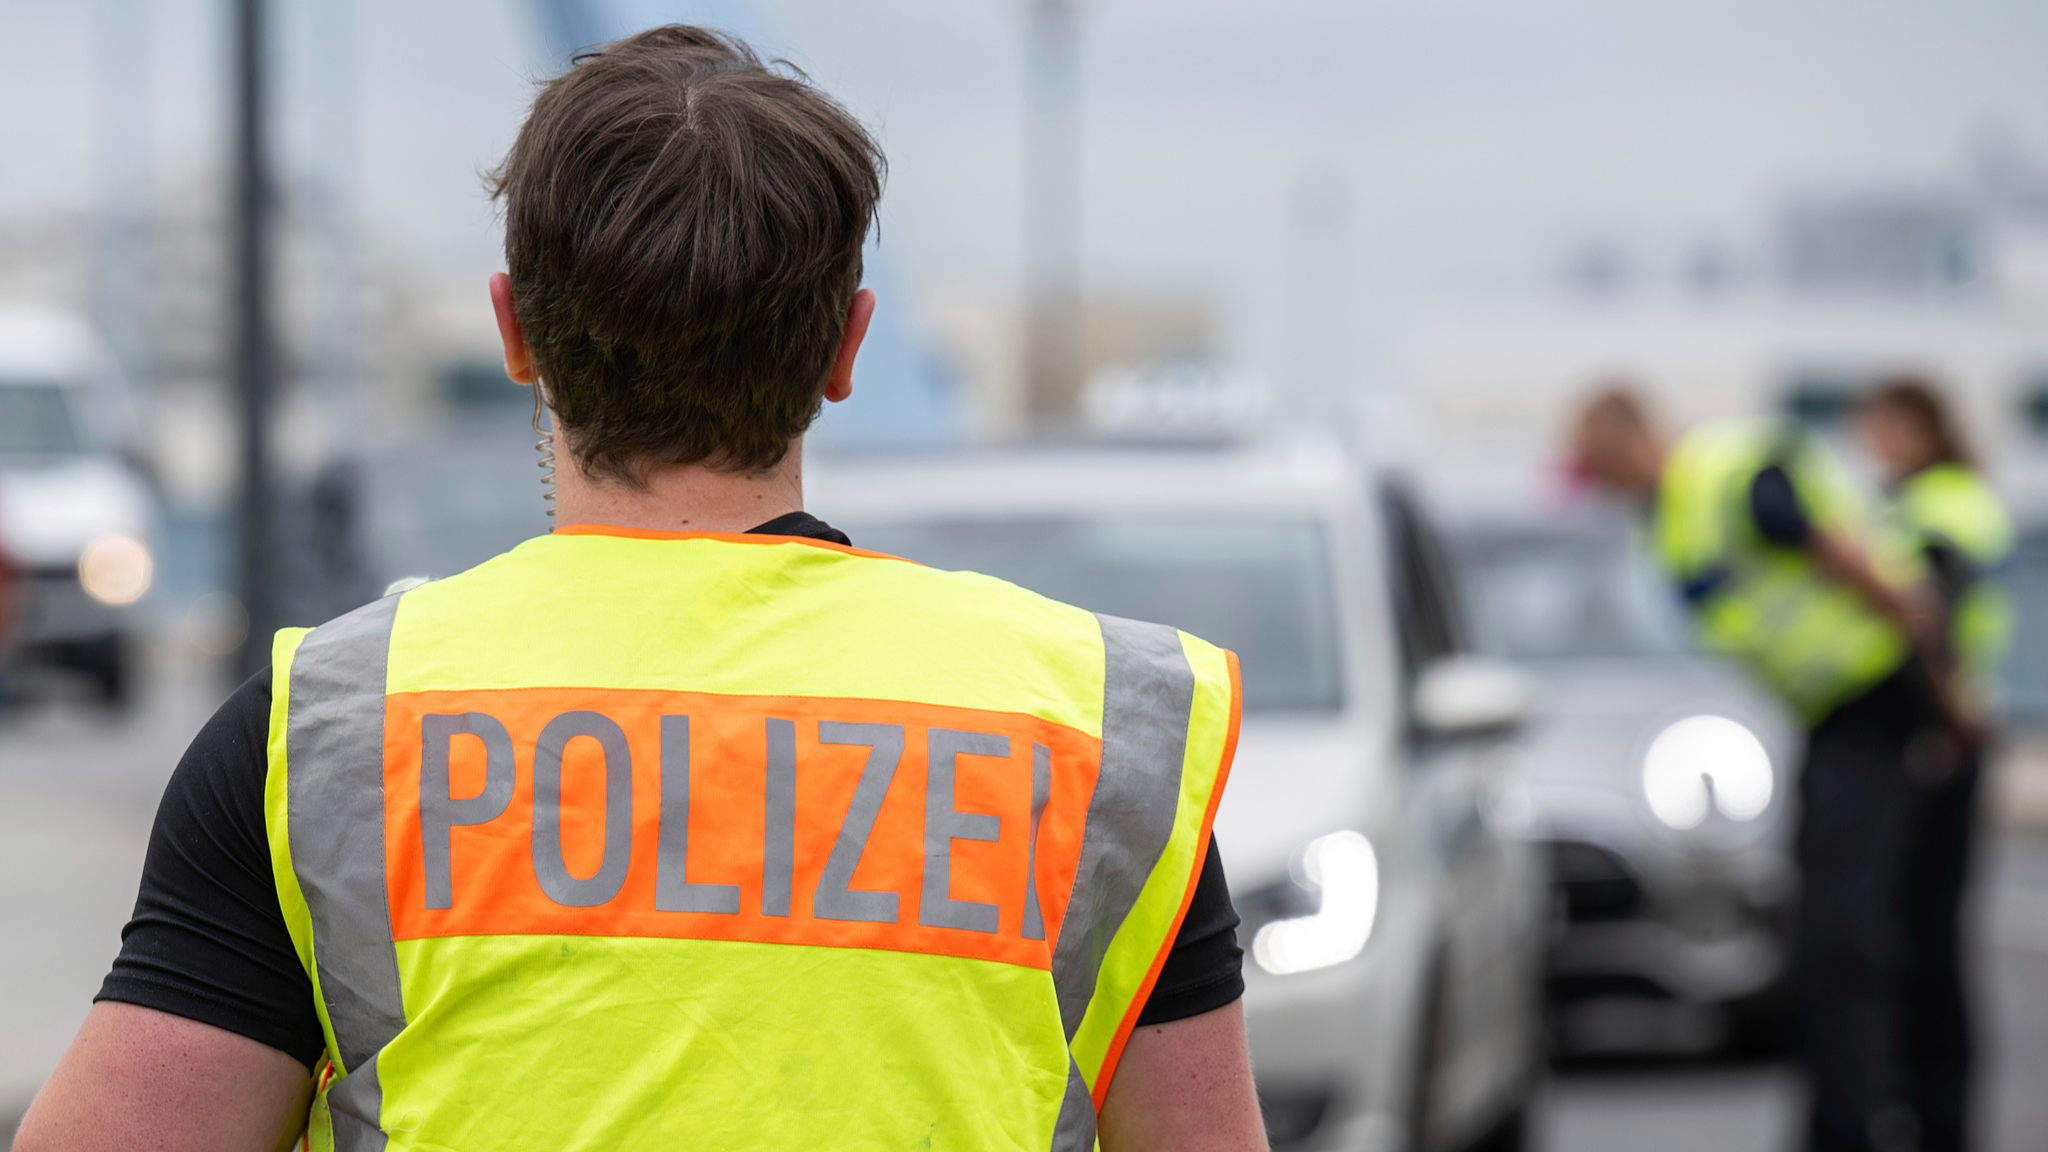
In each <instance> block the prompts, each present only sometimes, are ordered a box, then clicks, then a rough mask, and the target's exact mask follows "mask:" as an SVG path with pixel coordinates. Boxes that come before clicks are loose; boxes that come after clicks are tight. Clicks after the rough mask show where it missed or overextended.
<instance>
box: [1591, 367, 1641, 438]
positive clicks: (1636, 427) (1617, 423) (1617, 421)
mask: <svg viewBox="0 0 2048 1152" xmlns="http://www.w3.org/2000/svg"><path fill="white" fill-rule="evenodd" d="M1656 426H1657V424H1656V421H1655V419H1653V418H1652V417H1651V415H1650V406H1649V405H1648V404H1646V403H1644V402H1643V395H1642V393H1641V391H1639V390H1638V389H1637V388H1636V386H1635V385H1633V384H1630V383H1628V382H1626V381H1621V380H1611V381H1607V382H1604V383H1602V384H1599V385H1598V386H1596V387H1595V388H1594V390H1593V392H1592V394H1591V395H1589V396H1587V397H1586V399H1585V400H1584V401H1583V402H1582V403H1581V404H1580V406H1579V427H1581V428H1593V427H1600V428H1612V429H1620V430H1625V431H1628V432H1640V433H1647V432H1653V431H1655V430H1656Z"/></svg>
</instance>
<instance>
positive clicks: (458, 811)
mask: <svg viewBox="0 0 2048 1152" xmlns="http://www.w3.org/2000/svg"><path fill="white" fill-rule="evenodd" d="M460 734H468V735H471V736H475V737H476V738H477V739H479V740H482V741H483V745H484V790H483V791H482V792H479V793H477V794H476V795H474V796H465V797H462V798H460V799H458V798H456V797H453V796H450V795H449V794H448V749H449V745H451V744H453V743H454V742H455V737H456V736H457V735H460ZM514 775H515V773H514V770H513V765H512V736H511V734H510V733H508V732H506V731H505V726H504V725H503V724H501V723H499V722H498V718H497V717H495V716H493V715H491V714H490V713H488V712H458V713H455V714H452V715H450V714H444V713H432V714H429V715H426V716H422V717H420V856H421V858H422V859H423V860H424V861H425V864H426V869H425V870H426V879H427V883H426V906H427V907H429V908H453V907H454V906H455V892H454V883H453V880H452V878H451V874H450V868H449V863H448V847H449V840H450V839H451V837H450V830H451V829H453V828H454V827H455V826H456V825H458V824H463V825H468V824H488V823H490V822H491V821H493V820H496V819H497V818H498V817H500V816H503V815H504V814H505V809H506V807H507V806H508V805H510V804H511V803H512V783H513V777H514Z"/></svg>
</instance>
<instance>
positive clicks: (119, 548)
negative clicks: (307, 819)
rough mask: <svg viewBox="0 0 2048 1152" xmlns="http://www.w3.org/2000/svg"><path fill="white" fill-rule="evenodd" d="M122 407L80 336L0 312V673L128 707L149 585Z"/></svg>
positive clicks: (150, 555)
mask: <svg viewBox="0 0 2048 1152" xmlns="http://www.w3.org/2000/svg"><path fill="white" fill-rule="evenodd" d="M129 412H130V408H129V397H128V395H127V392H126V390H125V388H124V387H123V385H122V383H121V381H120V378H119V377H118V375H117V374H116V373H115V372H114V370H113V368H112V364H111V360H110V358H109V357H108V355H107V353H106V352H105V350H104V349H103V348H102V347H101V345H100V342H99V339H98V338H97V336H95V334H94V333H93V331H92V329H91V328H90V327H89V326H88V325H87V324H86V323H85V322H84V321H82V320H79V319H78V318H76V317H73V316H69V315H66V314H63V313H58V312H45V311H36V310H27V309H21V310H5V311H0V551H4V552H5V553H6V555H7V557H8V559H9V561H10V562H11V564H12V566H13V572H14V579H13V580H12V581H11V583H12V585H13V589H12V593H13V596H14V602H13V604H12V606H11V607H12V611H11V612H10V613H9V616H10V618H11V619H10V628H9V636H10V640H11V643H12V650H11V653H10V659H9V663H10V665H11V666H12V667H14V668H22V667H28V666H42V667H56V668H63V669H67V670H70V671H73V672H77V673H83V674H84V675H85V676H87V677H88V678H89V679H90V680H91V682H92V684H93V685H94V687H95V688H96V689H97V690H98V693H99V695H100V696H101V698H103V699H104V700H106V701H108V702H109V703H112V704H115V705H117V706H118V705H123V704H126V703H127V702H128V699H129V693H130V689H131V687H132V676H131V668H130V665H131V663H132V661H133V639H134V634H135V631H136V628H137V610H136V604H137V603H138V602H139V601H140V600H141V599H142V597H143V596H144V595H145V594H146V593H147V592H148V591H149V587H150V584H151V582H152V580H153V579H154V575H155V564H156V561H155V555H154V552H153V550H152V538H151V527H152V524H153V522H154V520H155V501H154V498H153V496H152V494H151V491H150V488H149V485H148V484H147V483H146V482H145V480H144V479H143V477H142V475H141V474H140V472H139V471H138V470H137V469H136V468H135V467H134V466H133V464H132V463H131V462H130V461H131V459H132V455H131V454H130V453H129V452H128V451H127V450H128V449H129V447H130V442H129V430H130V415H129Z"/></svg>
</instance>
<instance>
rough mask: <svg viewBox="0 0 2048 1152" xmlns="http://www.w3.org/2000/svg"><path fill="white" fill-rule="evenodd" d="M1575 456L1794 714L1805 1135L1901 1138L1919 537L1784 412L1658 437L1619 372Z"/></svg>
mask: <svg viewBox="0 0 2048 1152" xmlns="http://www.w3.org/2000/svg"><path fill="white" fill-rule="evenodd" d="M1575 450H1576V457H1577V460H1578V462H1579V465H1580V466H1581V467H1582V468H1583V469H1584V470H1585V471H1586V472H1587V473H1588V474H1590V475H1591V476H1593V477H1595V478H1597V479H1598V480H1600V481H1602V482H1604V483H1605V484H1607V485H1609V486H1611V487H1613V488H1615V489H1617V490H1619V491H1621V492H1624V493H1627V494H1629V495H1631V496H1634V497H1636V498H1638V499H1640V500H1641V501H1642V502H1643V503H1644V504H1645V505H1646V506H1648V508H1649V510H1650V513H1651V518H1652V537H1653V544H1654V549H1655V552H1656V555H1657V558H1658V560H1659V562H1660V563H1661V564H1662V566H1663V567H1664V568H1665V569H1666V571H1667V572H1669V573H1670V575H1671V577H1672V578H1673V580H1674V582H1675V583H1676V584H1677V585H1678V587H1679V588H1680V590H1681V591H1682V594H1683V596H1684V599H1685V601H1686V603H1687V605H1688V606H1689V608H1690V610H1691V613H1692V615H1693V617H1694V620H1695V622H1696V624H1697V628H1698V633H1699V635H1700V637H1701V640H1702V641H1703V643H1704V644H1705V645H1706V646H1707V647H1709V648H1711V649H1714V650H1718V651H1722V652H1726V653H1729V654H1730V655H1733V656H1735V657H1737V658H1739V659H1741V660H1743V661H1744V662H1746V663H1747V664H1748V665H1749V666H1750V667H1751V669H1752V670H1753V671H1754V672H1755V673H1756V674H1757V675H1758V677H1759V678H1760V679H1761V680H1762V681H1763V682H1764V683H1765V684H1766V685H1767V686H1769V687H1770V688H1772V689H1773V690H1775V691H1776V692H1777V694H1778V695H1779V696H1780V697H1781V698H1783V699H1784V701H1785V702H1786V704H1787V705H1789V706H1790V707H1791V709H1792V710H1793V711H1794V712H1795V713H1797V714H1798V715H1799V717H1800V718H1801V719H1802V720H1803V721H1804V722H1805V724H1806V726H1807V732H1808V736H1807V745H1806V754H1805V762H1804V764H1803V766H1802V768H1801V773H1800V781H1799V797H1800V826H1799V837H1798V859H1799V865H1800V871H1801V877H1802V882H1803V891H1802V899H1801V901H1800V912H1799V923H1798V943H1797V955H1796V957H1795V960H1794V967H1793V980H1794V992H1795V994H1796V999H1797V1002H1798V1012H1799V1018H1800V1024H1801V1029H1800V1031H1801V1034H1802V1047H1803V1052H1804V1057H1805V1063H1806V1067H1807V1071H1808V1074H1809V1077H1810V1079H1811V1087H1812V1110H1811V1115H1810V1123H1809V1136H1808V1146H1809V1147H1810V1148H1812V1149H1815V1150H1816V1152H1835V1150H1838V1149H1843V1150H1847V1149H1855V1150H1873V1152H1914V1150H1920V1149H1927V1148H1931V1147H1934V1146H1935V1145H1933V1144H1930V1143H1928V1142H1926V1141H1925V1139H1924V1137H1925V1135H1926V1134H1927V1131H1926V1127H1927V1126H1926V1121H1925V1117H1924V1115H1923V1112H1924V1105H1923V1103H1922V1100H1923V1092H1924V1080H1925V1076H1924V1069H1923V1068H1922V1067H1921V1066H1920V1064H1919V1063H1918V1059H1917V1057H1916V1055H1915V1053H1914V1051H1913V1042H1914V1034H1913V1031H1912V1026H1911V1011H1910V1007H1909V1004H1910V996H1909V994H1908V989H1909V987H1910V981H1911V978H1912V961H1911V956H1912V953H1913V941H1912V935H1913V932H1914V925H1913V923H1912V922H1911V921H1910V919H1909V918H1908V916H1907V915H1906V908H1907V901H1906V898H1905V897H1906V893H1907V892H1908V891H1909V889H1910V888H1911V886H1912V885H1913V884H1914V882H1915V872H1916V868H1917V851H1918V817H1919V809H1918V807H1917V804H1916V797H1915V794H1914V789H1913V785H1912V783H1911V779H1910V775H1909V762H1910V761H1911V760H1912V759H1913V758H1914V757H1915V756H1916V755H1917V754H1918V753H1919V750H1920V749H1922V748H1924V747H1925V746H1927V745H1928V744H1930V743H1939V742H1941V741H1942V740H1943V739H1945V738H1949V737H1951V736H1952V732H1951V731H1950V729H1949V727H1948V725H1947V719H1948V709H1947V708H1945V706H1944V704H1943V702H1942V701H1941V700H1940V699H1939V697H1938V695H1937V693H1936V692H1935V690H1934V687H1933V684H1932V682H1931V680H1930V678H1929V675H1928V672H1927V665H1926V663H1925V661H1924V660H1923V658H1922V657H1921V655H1920V654H1919V653H1918V650H1917V646H1916V641H1918V640H1919V639H1921V638H1924V637H1927V636H1928V635H1930V632H1931V630H1932V629H1933V627H1934V625H1935V621H1936V619H1937V613H1936V611H1935V609H1934V607H1933V604H1932V598H1931V596H1930V595H1929V594H1928V593H1927V592H1926V591H1925V588H1924V583H1923V581H1922V567H1921V564H1920V562H1919V559H1918V557H1917V556H1916V555H1915V553H1914V551H1913V550H1912V549H1911V548H1910V547H1908V546H1906V545H1905V544H1904V542H1903V541H1901V540H1900V539H1899V538H1898V537H1897V536H1896V535H1895V534H1893V533H1890V532H1887V531H1886V530H1885V529H1884V526H1883V525H1882V524H1881V523H1880V522H1879V520H1878V518H1877V516H1876V513H1875V511H1874V510H1873V509H1871V508H1870V507H1869V506H1868V504H1867V502H1866V501H1865V500H1864V498H1863V497H1862V494H1861V493H1860V492H1859V490H1858V489H1857V488H1856V486H1855V485H1854V484H1853V483H1852V482H1851V480H1850V478H1849V477H1848V476H1847V475H1846V473H1845V471H1844V470H1843V469H1842V468H1841V467H1840V466H1839V464H1838V462H1837V461H1836V460H1835V459H1834V458H1833V457H1832V455H1831V454H1830V453H1829V452H1827V451H1826V450H1825V448H1824V447H1823V446H1822V445H1820V444H1819V443H1818V442H1816V441H1815V440H1814V439H1813V438H1812V437H1811V436H1809V435H1805V434H1803V433H1802V432H1800V431H1799V430H1798V429H1796V428H1795V427H1791V426H1784V425H1779V424H1774V423H1770V422H1765V421H1757V422H1727V423H1713V424H1707V425H1704V426H1701V427H1699V428H1696V429H1694V430H1692V431H1690V432H1688V433H1686V434H1685V435H1684V436H1681V437H1679V438H1677V439H1676V440H1675V441H1674V440H1671V439H1667V438H1666V437H1665V436H1664V435H1663V434H1662V433H1661V432H1660V430H1659V429H1658V427H1657V426H1656V424H1655V423H1654V422H1653V421H1652V419H1651V418H1650V416H1649V414H1648V412H1647V411H1646V409H1645V406H1644V405H1643V403H1642V402H1641V401H1640V400H1639V399H1638V398H1637V397H1636V395H1635V394H1634V393H1633V392H1631V391H1629V390H1627V389H1625V388H1615V389H1610V390H1608V391H1605V392H1603V393H1601V394H1600V395H1597V396H1595V397H1594V398H1593V399H1592V400H1591V401H1590V402H1589V403H1587V404H1586V406H1585V407H1584V408H1583V409H1582V411H1581V412H1580V414H1579V418H1578V422H1577V426H1576V429H1575Z"/></svg>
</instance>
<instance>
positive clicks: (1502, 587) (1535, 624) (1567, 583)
mask: <svg viewBox="0 0 2048 1152" xmlns="http://www.w3.org/2000/svg"><path fill="white" fill-rule="evenodd" d="M1456 552H1457V557H1458V563H1459V568H1460V571H1461V573H1462V575H1463V578H1464V583H1465V587H1466V590H1467V592H1468V593H1469V594H1470V596H1471V600H1472V605H1473V616H1474V619H1475V622H1476V623H1477V625H1478V628H1477V632H1478V640H1479V644H1480V646H1481V647H1482V648H1484V649H1485V650H1486V651H1488V652H1492V653H1494V654H1496V655H1500V656H1507V657H1511V658H1515V659H1545V658H1556V657H1596V656H1656V655H1667V654H1674V653H1678V652H1683V651H1685V650H1686V649H1687V644H1686V636H1685V623H1684V619H1683V616H1682V614H1681V613H1680V611H1679V609H1678V604H1677V600H1676V598H1675V596H1674V594H1673V592H1672V590H1671V588H1670V587H1669V585H1668V584H1667V582H1666V581H1664V580H1663V579H1661V578H1660V577H1659V576H1658V575H1657V573H1656V572H1655V570H1654V569H1653V567H1652V565H1651V563H1650V561H1649V558H1648V556H1646V555H1645V554H1644V552H1643V549H1642V547H1641V545H1640V544H1639V542H1638V541H1637V540H1636V539H1635V538H1634V536H1633V535H1632V534H1631V533H1629V532H1627V531H1625V530H1623V529H1620V528H1614V529H1611V530H1574V529H1570V528H1566V527H1564V526H1556V527H1545V526H1543V525H1521V526H1513V527H1496V528H1476V529H1471V530H1468V531H1466V532H1462V533H1460V534H1459V537H1458V540H1457V545H1456Z"/></svg>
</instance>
